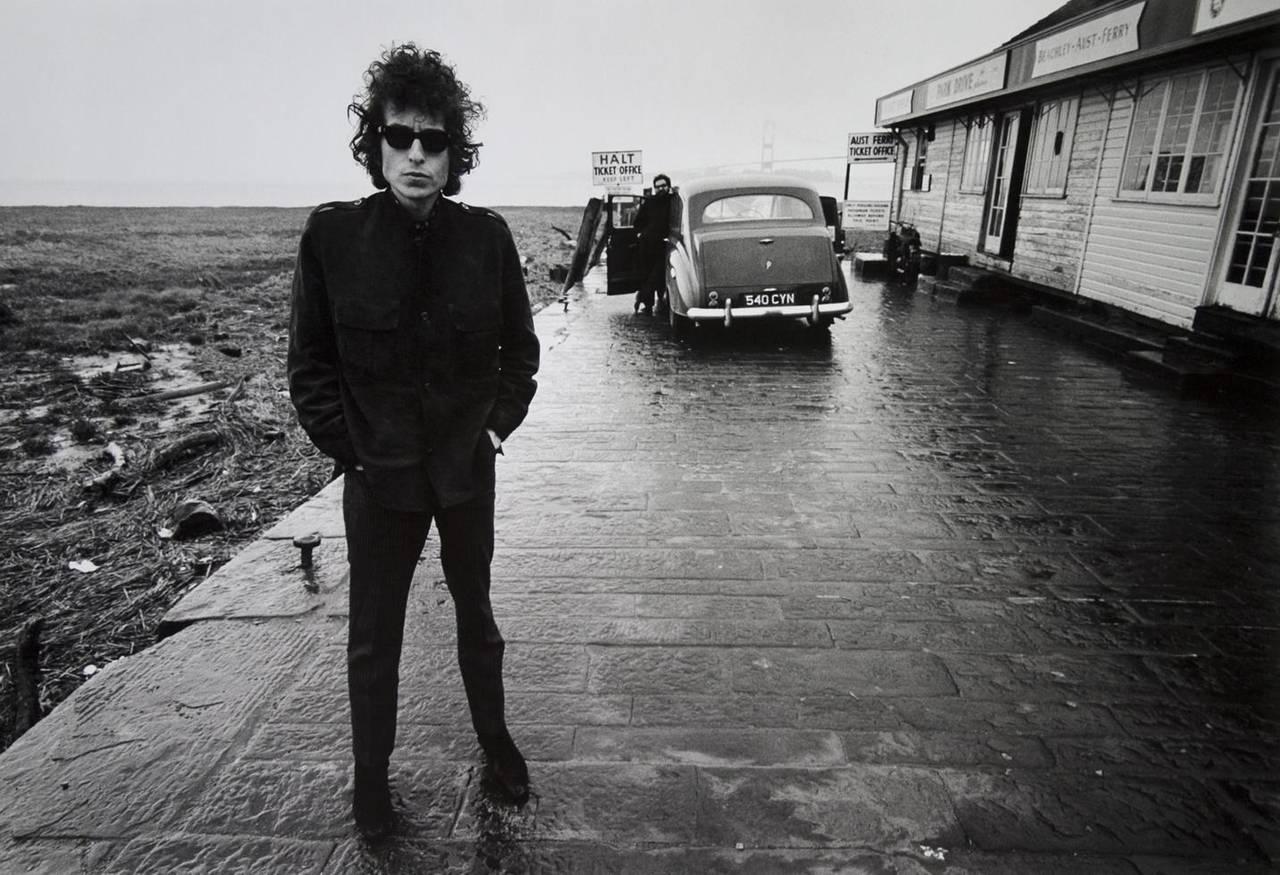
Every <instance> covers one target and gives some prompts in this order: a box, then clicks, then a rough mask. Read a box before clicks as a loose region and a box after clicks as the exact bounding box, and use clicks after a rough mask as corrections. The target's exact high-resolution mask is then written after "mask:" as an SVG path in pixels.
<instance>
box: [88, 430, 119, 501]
mask: <svg viewBox="0 0 1280 875" xmlns="http://www.w3.org/2000/svg"><path fill="white" fill-rule="evenodd" d="M102 455H104V456H110V457H111V467H110V468H109V469H107V470H106V471H103V472H102V473H101V474H98V475H96V476H93V477H90V478H89V479H88V480H85V481H84V484H83V486H84V488H85V489H88V490H94V489H96V490H98V491H99V492H102V493H107V492H110V491H111V489H112V488H113V487H114V486H115V485H116V484H117V483H119V482H120V478H121V477H122V476H123V475H124V469H125V466H126V465H128V464H129V460H128V459H127V458H126V457H125V454H124V450H122V449H120V445H119V444H117V443H116V442H115V441H112V442H111V443H109V444H107V445H106V446H105V447H103V448H102Z"/></svg>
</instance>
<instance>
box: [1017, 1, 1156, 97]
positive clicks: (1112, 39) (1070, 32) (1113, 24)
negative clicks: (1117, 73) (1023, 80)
mask: <svg viewBox="0 0 1280 875" xmlns="http://www.w3.org/2000/svg"><path fill="white" fill-rule="evenodd" d="M1146 5H1147V4H1146V3H1135V4H1133V5H1132V6H1126V7H1125V8H1123V9H1117V10H1116V11H1115V12H1109V13H1107V14H1106V15H1099V16H1098V17H1097V18H1093V19H1090V20H1089V21H1086V22H1085V23H1084V24H1078V25H1076V26H1075V27H1071V28H1068V29H1066V30H1064V31H1061V32H1059V33H1055V34H1054V35H1053V36H1047V37H1045V38H1044V39H1039V40H1036V54H1035V62H1034V64H1033V65H1032V67H1031V78H1033V79H1034V78H1036V77H1037V76H1047V75H1049V74H1050V73H1057V72H1059V71H1061V70H1070V69H1071V68H1072V67H1079V66H1081V65H1083V64H1091V63H1093V62H1094V61H1101V60H1103V59H1105V58H1114V57H1115V56H1116V55H1123V54H1125V53H1126V52H1135V51H1137V50H1138V19H1140V18H1141V17H1142V9H1143V7H1144V6H1146Z"/></svg>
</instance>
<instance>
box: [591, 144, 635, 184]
mask: <svg viewBox="0 0 1280 875" xmlns="http://www.w3.org/2000/svg"><path fill="white" fill-rule="evenodd" d="M591 184H592V185H604V186H615V185H644V171H643V170H641V169H640V150H639V149H634V150H631V151H627V152H592V153H591Z"/></svg>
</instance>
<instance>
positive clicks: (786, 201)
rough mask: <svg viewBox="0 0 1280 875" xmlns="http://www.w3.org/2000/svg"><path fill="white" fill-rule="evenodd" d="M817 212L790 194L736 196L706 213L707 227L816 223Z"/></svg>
mask: <svg viewBox="0 0 1280 875" xmlns="http://www.w3.org/2000/svg"><path fill="white" fill-rule="evenodd" d="M813 218H814V215H813V208H812V207H810V206H809V205H808V204H807V203H805V202H804V201H803V200H801V199H800V198H798V197H794V196H793V195H789V194H732V195H729V196H728V197H722V198H717V199H716V200H713V201H712V202H711V203H709V204H707V206H706V208H705V209H703V211H702V221H703V223H706V224H709V223H714V222H750V221H753V220H756V221H758V220H760V219H770V220H783V221H785V220H788V219H791V220H796V221H812V220H813Z"/></svg>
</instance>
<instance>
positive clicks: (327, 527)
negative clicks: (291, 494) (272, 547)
mask: <svg viewBox="0 0 1280 875" xmlns="http://www.w3.org/2000/svg"><path fill="white" fill-rule="evenodd" d="M312 532H316V533H318V534H319V535H320V537H322V538H325V539H339V543H341V539H345V538H346V536H347V529H346V526H345V525H343V522H342V479H341V478H339V479H337V480H334V481H333V482H332V483H330V484H328V485H327V486H325V487H324V488H323V489H321V490H320V491H319V492H317V493H316V494H315V495H313V496H312V497H311V498H309V499H307V501H305V502H304V503H303V504H301V505H299V506H298V507H296V508H294V509H293V510H292V511H290V512H289V513H288V514H287V515H286V516H285V517H284V519H282V520H280V521H279V522H278V523H276V524H275V525H273V526H272V527H271V528H269V529H267V530H266V532H264V533H263V535H262V537H264V538H271V539H276V540H290V541H292V540H293V539H294V538H296V537H298V536H299V535H308V534H311V533H312ZM321 545H322V546H323V542H321ZM341 549H343V550H345V549H346V548H345V546H343V547H342V548H341Z"/></svg>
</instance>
